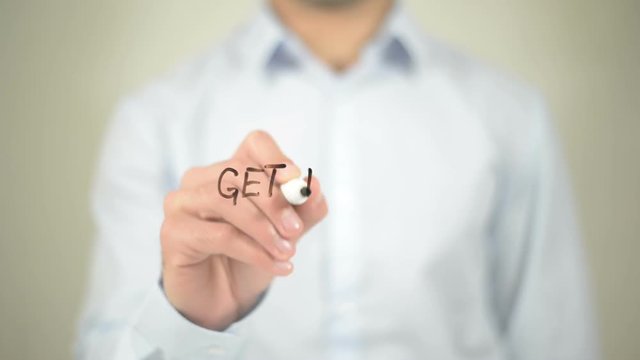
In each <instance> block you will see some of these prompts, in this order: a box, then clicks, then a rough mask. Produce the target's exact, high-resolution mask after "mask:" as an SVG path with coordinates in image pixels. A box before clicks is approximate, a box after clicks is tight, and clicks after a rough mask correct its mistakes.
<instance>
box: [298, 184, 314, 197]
mask: <svg viewBox="0 0 640 360" xmlns="http://www.w3.org/2000/svg"><path fill="white" fill-rule="evenodd" d="M300 194H301V195H302V196H306V197H309V196H311V189H310V188H309V187H308V186H305V187H303V188H302V189H300Z"/></svg>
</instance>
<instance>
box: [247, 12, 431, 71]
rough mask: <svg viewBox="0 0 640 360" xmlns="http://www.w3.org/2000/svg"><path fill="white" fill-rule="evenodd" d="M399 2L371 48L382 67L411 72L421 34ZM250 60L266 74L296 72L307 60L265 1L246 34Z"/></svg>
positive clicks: (291, 35)
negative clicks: (288, 70)
mask: <svg viewBox="0 0 640 360" xmlns="http://www.w3.org/2000/svg"><path fill="white" fill-rule="evenodd" d="M412 20H413V19H411V18H410V17H409V16H408V14H407V13H406V12H405V10H404V7H403V5H402V4H401V2H400V1H395V2H394V5H393V8H392V9H391V10H390V12H389V13H388V14H387V16H386V18H385V20H384V22H383V24H382V25H381V26H380V30H379V31H378V33H377V34H376V35H375V36H374V38H373V39H372V40H371V41H370V43H369V45H368V47H369V48H368V49H366V50H370V51H372V52H373V56H374V57H377V58H378V60H379V64H381V65H382V66H389V67H397V68H400V69H402V70H411V69H413V68H414V67H415V66H414V65H415V63H416V61H418V57H419V53H420V52H419V51H418V48H419V45H420V42H419V37H418V34H419V32H418V31H417V28H416V26H415V24H414V22H413V21H412ZM247 35H248V37H247V40H248V41H249V43H247V44H246V48H245V50H246V51H245V52H244V53H245V54H246V55H247V56H248V59H247V60H248V61H249V62H251V63H252V64H253V65H254V66H255V67H257V68H258V69H261V70H262V71H265V72H267V73H270V72H274V71H278V70H287V69H294V68H296V67H298V66H300V65H301V64H302V63H304V61H305V59H304V58H305V56H310V55H309V54H305V52H306V49H305V47H304V45H303V44H302V43H301V41H300V40H299V39H298V38H297V36H295V34H293V33H292V32H291V31H290V30H289V29H287V28H286V27H285V26H284V25H283V24H282V23H281V22H280V21H279V20H278V18H277V15H276V14H275V13H274V12H273V9H272V8H271V6H270V5H269V4H268V3H267V2H266V1H265V2H262V6H261V9H260V11H259V13H258V16H257V18H256V21H255V22H254V23H253V26H252V28H251V30H250V31H249V34H247Z"/></svg>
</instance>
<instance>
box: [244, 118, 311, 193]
mask: <svg viewBox="0 0 640 360" xmlns="http://www.w3.org/2000/svg"><path fill="white" fill-rule="evenodd" d="M234 158H238V159H242V160H245V161H247V162H250V163H255V164H257V165H259V166H261V167H263V168H264V166H266V165H267V166H268V165H273V164H285V165H286V167H285V168H267V169H266V170H267V171H268V173H269V174H271V171H275V172H276V175H275V181H276V183H278V184H283V183H285V182H287V181H289V180H291V179H294V178H297V177H300V169H299V168H298V167H297V166H296V165H295V164H294V163H293V161H291V160H290V159H289V158H288V157H287V156H285V155H284V153H282V150H280V147H279V146H278V144H277V143H276V142H275V140H273V138H272V137H271V135H269V133H267V132H266V131H263V130H254V131H252V132H250V133H249V135H247V137H246V138H245V139H244V141H243V142H242V144H240V147H239V148H238V150H237V151H236V153H235V155H234Z"/></svg>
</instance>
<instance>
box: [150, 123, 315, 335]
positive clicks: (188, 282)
mask: <svg viewBox="0 0 640 360" xmlns="http://www.w3.org/2000/svg"><path fill="white" fill-rule="evenodd" d="M273 163H283V164H286V165H287V167H286V168H284V169H278V172H277V173H276V182H277V183H278V184H282V183H285V182H287V181H288V180H291V179H293V178H296V177H299V176H300V170H299V168H298V167H297V166H295V165H294V164H293V163H292V162H291V160H289V159H288V158H287V157H286V156H285V155H284V154H283V153H282V152H281V151H280V149H279V148H278V145H277V144H276V143H275V141H274V140H273V139H272V138H271V136H269V134H267V133H265V132H262V131H254V132H252V133H251V134H249V135H248V136H247V137H246V139H245V140H244V141H243V143H242V144H241V145H240V147H239V148H238V150H237V151H236V153H235V155H234V156H233V158H231V159H229V160H228V161H223V162H220V163H217V164H213V165H211V166H207V167H199V168H193V169H191V170H189V171H187V173H186V174H185V175H184V177H183V178H182V182H181V185H180V189H178V190H176V191H174V192H171V193H169V194H168V195H167V197H166V199H165V205H164V212H165V219H164V222H163V224H162V231H161V239H162V259H163V270H162V276H163V283H164V290H165V293H166V295H167V298H168V299H169V302H171V304H172V305H173V306H174V307H175V308H176V309H177V310H178V311H179V312H180V313H181V314H183V315H184V316H185V317H187V318H188V319H189V320H191V321H192V322H193V323H195V324H198V325H200V326H202V327H205V328H208V329H212V330H219V331H221V330H224V329H226V328H227V327H228V326H229V325H231V324H232V323H233V322H235V321H237V320H238V319H239V318H240V317H242V316H243V315H244V314H245V313H246V312H247V311H248V310H250V309H251V308H252V307H253V305H254V304H255V303H256V301H257V298H258V296H259V295H260V294H261V293H262V292H263V291H264V290H265V289H266V288H267V287H268V286H269V283H270V282H271V280H272V279H273V277H274V276H276V275H282V276H284V275H288V274H290V273H291V272H292V271H293V265H292V264H291V263H290V262H289V260H290V258H291V257H292V256H293V255H294V253H295V247H296V243H297V242H298V240H299V239H300V237H301V236H302V235H303V234H304V233H305V232H306V231H308V230H309V229H311V227H313V226H314V225H315V224H317V223H318V222H319V221H320V220H322V219H323V218H324V217H325V216H326V214H327V204H326V202H325V199H324V196H323V195H322V192H321V191H320V185H319V183H318V182H317V180H316V178H315V177H314V178H313V179H312V182H311V197H310V198H309V200H308V201H307V202H306V203H305V204H303V205H301V206H297V207H295V208H294V207H293V206H291V205H290V204H289V203H288V202H287V201H286V200H285V198H284V196H283V195H282V193H280V189H279V187H278V186H274V188H273V196H272V197H268V196H266V194H264V195H261V196H254V197H247V198H240V199H238V203H237V205H235V206H234V205H233V202H232V201H230V200H229V199H225V198H224V197H222V196H220V194H219V193H218V184H217V179H218V177H219V175H220V173H221V172H222V170H224V169H225V168H227V167H232V168H234V169H246V168H247V167H263V166H264V165H265V164H273ZM251 177H252V179H253V180H260V182H261V183H262V184H268V183H269V177H268V174H266V173H252V175H251ZM225 180H226V182H223V184H222V187H223V188H225V189H226V188H227V187H235V188H238V189H242V177H232V176H228V177H225Z"/></svg>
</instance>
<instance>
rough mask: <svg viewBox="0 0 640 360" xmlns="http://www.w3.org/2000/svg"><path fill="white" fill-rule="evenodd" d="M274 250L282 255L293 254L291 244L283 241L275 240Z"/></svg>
mask: <svg viewBox="0 0 640 360" xmlns="http://www.w3.org/2000/svg"><path fill="white" fill-rule="evenodd" d="M276 248H278V250H279V251H280V252H281V253H283V254H291V252H293V246H292V245H291V243H290V242H288V241H287V240H284V239H277V240H276Z"/></svg>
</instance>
